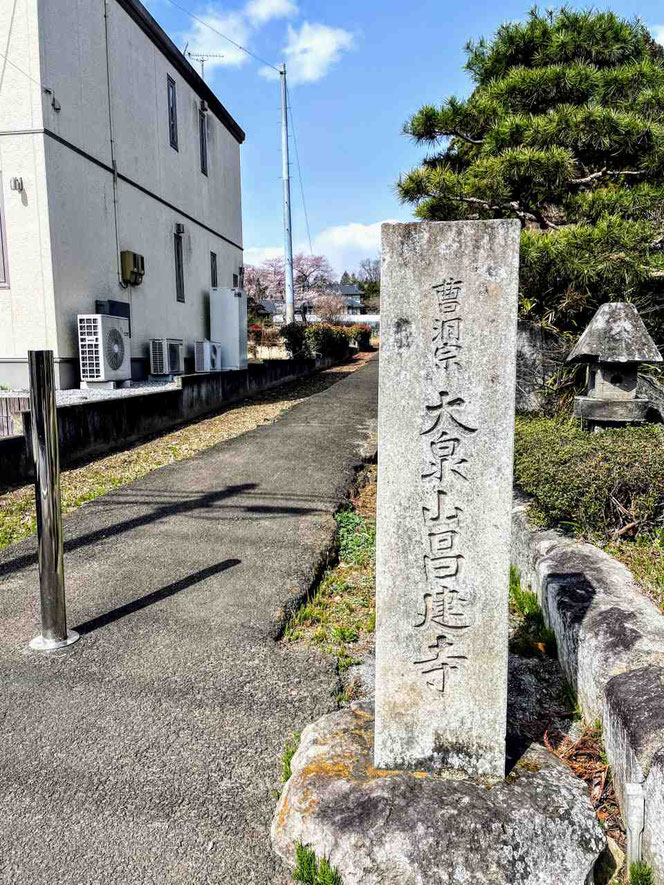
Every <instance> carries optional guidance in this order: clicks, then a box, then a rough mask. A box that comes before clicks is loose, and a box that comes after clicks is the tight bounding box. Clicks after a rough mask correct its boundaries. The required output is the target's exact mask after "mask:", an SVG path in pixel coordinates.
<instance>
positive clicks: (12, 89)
mask: <svg viewBox="0 0 664 885" xmlns="http://www.w3.org/2000/svg"><path fill="white" fill-rule="evenodd" d="M37 2H38V0H9V2H4V3H0V51H1V52H2V53H3V55H5V56H7V58H6V59H0V133H2V135H1V136H0V189H1V193H0V201H1V202H2V207H3V210H4V217H5V233H6V238H7V243H6V246H7V257H8V272H9V285H8V287H2V286H0V384H6V385H9V386H16V385H23V384H24V382H25V379H26V377H27V350H28V348H35V349H38V348H52V349H54V350H56V348H57V335H56V321H55V308H54V301H53V278H52V272H51V267H52V260H51V242H50V225H49V214H48V199H47V190H46V165H45V146H44V136H43V134H41V130H42V129H43V126H44V125H45V123H44V121H45V118H47V117H48V112H49V111H51V112H52V109H51V107H50V99H48V97H47V96H44V98H46V99H47V100H46V101H45V102H43V101H42V91H41V88H40V86H39V83H40V80H41V79H42V73H41V64H40V54H39V40H38V16H37ZM52 113H53V112H52ZM12 178H20V179H22V181H23V190H22V191H14V190H11V189H10V181H11V179H12Z"/></svg>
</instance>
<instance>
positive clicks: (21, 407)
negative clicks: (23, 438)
mask: <svg viewBox="0 0 664 885" xmlns="http://www.w3.org/2000/svg"><path fill="white" fill-rule="evenodd" d="M29 408H30V398H29V397H27V396H0V436H14V435H15V434H18V433H21V422H20V418H19V413H20V412H24V411H25V410H26V409H29Z"/></svg>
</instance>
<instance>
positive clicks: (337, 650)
mask: <svg viewBox="0 0 664 885" xmlns="http://www.w3.org/2000/svg"><path fill="white" fill-rule="evenodd" d="M375 477H376V468H375V466H372V467H369V468H368V469H367V472H366V477H365V479H366V483H365V485H364V486H363V487H362V489H361V490H360V492H359V494H358V496H357V498H356V499H355V501H354V502H353V507H349V508H346V509H344V510H341V511H340V512H339V513H337V515H336V517H335V519H336V521H337V529H338V536H337V537H338V548H339V561H338V562H337V564H336V565H335V566H333V567H331V568H329V569H327V571H326V572H325V574H324V575H323V577H322V579H321V581H320V583H319V585H318V587H317V588H316V590H315V592H314V594H313V596H312V597H311V599H309V600H308V601H307V602H306V603H305V604H304V605H303V606H301V607H300V609H299V610H298V611H297V612H296V613H295V615H294V616H293V617H292V618H291V620H290V622H289V623H288V626H287V627H286V631H285V639H286V641H288V642H308V643H311V644H314V645H318V646H319V647H320V648H321V649H322V650H323V651H324V652H326V653H328V654H332V655H334V656H335V657H336V658H337V661H338V665H339V671H340V674H341V675H343V673H344V671H345V670H346V669H347V668H348V667H349V666H350V664H352V663H353V662H354V660H355V649H356V648H357V646H358V643H359V642H361V640H363V639H365V638H366V637H367V636H368V635H370V634H371V633H373V632H374V631H375V629H376V609H375V580H376V520H375V516H374V515H373V514H372V510H371V506H372V505H371V501H372V498H375ZM338 700H339V701H340V702H341V701H344V700H348V698H347V697H346V696H345V694H344V696H340V697H339V698H338Z"/></svg>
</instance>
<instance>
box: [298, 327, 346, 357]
mask: <svg viewBox="0 0 664 885" xmlns="http://www.w3.org/2000/svg"><path fill="white" fill-rule="evenodd" d="M304 336H305V340H306V343H307V346H308V348H309V351H310V352H311V353H319V354H320V355H321V356H322V357H323V358H329V359H331V360H334V361H335V362H340V361H341V360H344V359H346V357H347V356H348V354H349V346H348V345H349V343H350V339H349V337H348V333H347V332H346V330H345V329H344V328H343V327H342V326H333V325H331V324H330V323H312V324H311V325H309V326H306V327H305V332H304Z"/></svg>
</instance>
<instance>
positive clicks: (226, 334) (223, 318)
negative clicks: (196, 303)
mask: <svg viewBox="0 0 664 885" xmlns="http://www.w3.org/2000/svg"><path fill="white" fill-rule="evenodd" d="M210 337H211V338H215V339H217V340H218V341H221V343H222V360H221V367H222V369H246V368H247V297H246V295H245V293H244V291H243V290H242V289H225V288H219V289H210Z"/></svg>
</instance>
